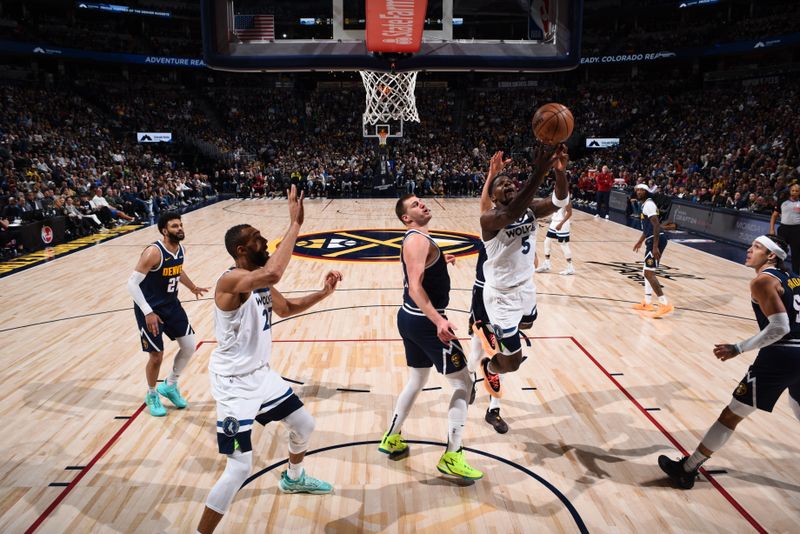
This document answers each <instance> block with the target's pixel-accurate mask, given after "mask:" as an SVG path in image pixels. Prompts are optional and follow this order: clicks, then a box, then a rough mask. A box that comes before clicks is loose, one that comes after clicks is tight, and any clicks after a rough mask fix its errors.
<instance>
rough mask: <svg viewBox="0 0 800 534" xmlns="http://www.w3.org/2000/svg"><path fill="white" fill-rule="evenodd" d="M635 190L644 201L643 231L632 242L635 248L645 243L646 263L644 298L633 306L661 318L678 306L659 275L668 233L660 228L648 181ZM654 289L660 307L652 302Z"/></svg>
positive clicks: (637, 248) (644, 269) (643, 270)
mask: <svg viewBox="0 0 800 534" xmlns="http://www.w3.org/2000/svg"><path fill="white" fill-rule="evenodd" d="M634 190H635V191H636V198H637V199H638V200H639V203H641V205H642V214H641V215H640V217H641V220H642V235H641V237H639V241H637V242H636V244H635V245H633V251H634V252H638V251H639V249H640V248H642V243H645V247H644V249H645V252H644V267H643V268H642V274H643V275H644V300H642V303H641V304H634V306H633V309H634V310H640V311H655V314H653V317H654V318H656V319H658V318H661V317H664V316H665V315H667V314H668V313H670V312H672V311H673V310H674V309H675V308H674V307H673V306H672V304H670V303H669V302H667V296H666V295H665V294H664V290H663V289H662V288H661V284H660V283H659V281H658V277H657V276H656V269H658V264H659V262H660V261H661V255H662V254H663V253H664V249H665V248H666V246H667V234H665V233H664V232H663V231H662V230H661V224H660V223H659V220H658V207H657V206H656V203H655V202H653V199H652V198H650V189H649V188H648V187H647V185H646V184H638V185H637V186H636V187H635V188H634ZM653 291H655V292H656V296H657V297H658V309H657V310H656V308H655V306H653V303H652V299H653Z"/></svg>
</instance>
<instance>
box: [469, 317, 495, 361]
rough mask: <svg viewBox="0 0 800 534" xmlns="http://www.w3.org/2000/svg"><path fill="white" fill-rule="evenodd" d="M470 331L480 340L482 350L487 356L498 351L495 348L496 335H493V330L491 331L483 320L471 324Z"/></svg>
mask: <svg viewBox="0 0 800 534" xmlns="http://www.w3.org/2000/svg"><path fill="white" fill-rule="evenodd" d="M472 331H473V332H475V335H476V336H478V339H480V340H481V345H482V346H483V352H485V353H486V355H487V356H488V357H489V358H491V357H492V356H494V355H495V354H497V353H498V352H500V351H499V350H498V348H497V337H495V335H494V332H492V330H491V329H490V328H489V327H488V326H486V325H485V324H484V323H483V321H475V324H473V325H472Z"/></svg>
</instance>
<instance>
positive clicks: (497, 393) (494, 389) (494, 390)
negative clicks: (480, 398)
mask: <svg viewBox="0 0 800 534" xmlns="http://www.w3.org/2000/svg"><path fill="white" fill-rule="evenodd" d="M489 361H490V360H489V358H484V359H483V360H481V371H483V385H484V386H486V391H488V392H489V395H491V396H492V397H496V398H498V399H499V398H501V397H502V396H503V390H502V388H501V386H500V375H499V374H495V373H492V372H490V371H489Z"/></svg>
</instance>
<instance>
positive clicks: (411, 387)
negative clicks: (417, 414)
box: [388, 367, 466, 434]
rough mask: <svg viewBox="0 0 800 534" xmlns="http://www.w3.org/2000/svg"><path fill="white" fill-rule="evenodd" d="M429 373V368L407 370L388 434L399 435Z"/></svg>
mask: <svg viewBox="0 0 800 534" xmlns="http://www.w3.org/2000/svg"><path fill="white" fill-rule="evenodd" d="M465 371H466V370H465ZM430 372H431V368H430V367H425V368H417V367H409V368H408V381H407V382H406V386H405V387H404V388H403V391H402V392H401V393H400V396H399V397H397V404H395V407H394V414H393V415H392V422H391V424H390V425H389V432H388V433H389V434H399V433H400V432H401V430H402V428H403V423H404V422H405V420H406V417H408V413H409V412H410V411H411V407H412V406H413V405H414V401H415V400H417V395H419V392H420V391H422V388H423V387H425V383H426V382H427V381H428V376H429V375H430Z"/></svg>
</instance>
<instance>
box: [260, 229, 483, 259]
mask: <svg viewBox="0 0 800 534" xmlns="http://www.w3.org/2000/svg"><path fill="white" fill-rule="evenodd" d="M405 234H406V231H405V230H390V229H385V230H382V229H358V230H333V231H329V232H319V233H316V234H306V235H301V236H299V237H298V238H297V242H296V243H295V246H294V255H295V256H300V257H302V258H312V259H315V260H335V261H366V262H379V261H380V262H383V261H386V262H390V261H398V260H399V259H400V247H401V246H402V243H403V237H404V236H405ZM430 236H431V237H432V238H433V240H434V241H436V244H437V245H439V247H440V248H441V249H442V252H444V253H445V254H452V255H454V256H469V255H471V254H477V253H478V249H479V248H480V242H481V241H480V238H479V237H478V236H476V235H473V234H462V233H460V232H450V231H447V230H431V232H430ZM274 246H277V243H274ZM272 248H273V242H271V243H270V249H272Z"/></svg>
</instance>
